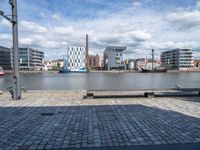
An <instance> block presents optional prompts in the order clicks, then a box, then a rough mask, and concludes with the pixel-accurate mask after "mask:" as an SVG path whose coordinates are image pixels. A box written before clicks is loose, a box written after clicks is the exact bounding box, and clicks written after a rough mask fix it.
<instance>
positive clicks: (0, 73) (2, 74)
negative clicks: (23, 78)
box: [0, 67, 5, 76]
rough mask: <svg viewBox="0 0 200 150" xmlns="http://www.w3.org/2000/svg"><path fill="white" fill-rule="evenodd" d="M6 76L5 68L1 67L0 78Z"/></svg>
mask: <svg viewBox="0 0 200 150" xmlns="http://www.w3.org/2000/svg"><path fill="white" fill-rule="evenodd" d="M4 75H5V73H4V72H3V68H2V67H0V76H4Z"/></svg>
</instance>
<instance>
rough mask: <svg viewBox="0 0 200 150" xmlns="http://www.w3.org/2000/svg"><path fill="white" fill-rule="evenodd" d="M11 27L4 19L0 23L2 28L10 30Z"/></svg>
mask: <svg viewBox="0 0 200 150" xmlns="http://www.w3.org/2000/svg"><path fill="white" fill-rule="evenodd" d="M11 25H12V24H11V23H10V22H9V21H8V20H6V19H2V20H1V21H0V26H2V27H4V28H11Z"/></svg>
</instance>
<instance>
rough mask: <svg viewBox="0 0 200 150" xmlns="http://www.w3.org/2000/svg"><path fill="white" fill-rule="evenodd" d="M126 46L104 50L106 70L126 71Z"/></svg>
mask: <svg viewBox="0 0 200 150" xmlns="http://www.w3.org/2000/svg"><path fill="white" fill-rule="evenodd" d="M125 50H126V47H124V46H108V47H106V49H105V50H104V68H105V70H112V69H117V70H118V69H125V68H126V65H125V63H124V59H123V52H124V51H125Z"/></svg>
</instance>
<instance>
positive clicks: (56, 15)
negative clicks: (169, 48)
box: [52, 14, 61, 20]
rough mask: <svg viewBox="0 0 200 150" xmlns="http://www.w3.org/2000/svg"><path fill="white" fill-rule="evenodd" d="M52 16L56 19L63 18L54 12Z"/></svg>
mask: <svg viewBox="0 0 200 150" xmlns="http://www.w3.org/2000/svg"><path fill="white" fill-rule="evenodd" d="M52 18H53V19H55V20H60V19H61V17H60V16H59V15H58V14H54V15H53V16H52Z"/></svg>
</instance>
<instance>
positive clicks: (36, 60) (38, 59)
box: [19, 47, 44, 70]
mask: <svg viewBox="0 0 200 150" xmlns="http://www.w3.org/2000/svg"><path fill="white" fill-rule="evenodd" d="M43 58H44V52H42V51H39V50H36V49H33V48H29V47H25V48H19V59H20V60H19V61H20V65H19V68H20V70H42V69H43Z"/></svg>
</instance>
